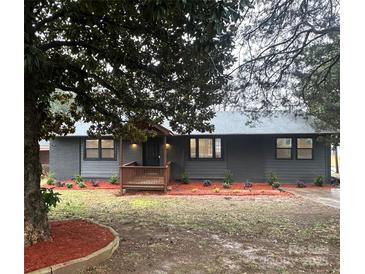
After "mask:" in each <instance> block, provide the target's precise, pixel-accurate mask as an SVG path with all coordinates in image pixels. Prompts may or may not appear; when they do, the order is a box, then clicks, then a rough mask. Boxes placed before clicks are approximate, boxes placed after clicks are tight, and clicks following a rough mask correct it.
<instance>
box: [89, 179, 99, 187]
mask: <svg viewBox="0 0 365 274" xmlns="http://www.w3.org/2000/svg"><path fill="white" fill-rule="evenodd" d="M91 184H92V186H93V187H98V186H99V182H98V181H94V180H92V181H91Z"/></svg>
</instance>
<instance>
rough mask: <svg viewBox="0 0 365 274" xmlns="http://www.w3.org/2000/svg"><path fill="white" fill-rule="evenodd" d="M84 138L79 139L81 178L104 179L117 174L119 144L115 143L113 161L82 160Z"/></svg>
mask: <svg viewBox="0 0 365 274" xmlns="http://www.w3.org/2000/svg"><path fill="white" fill-rule="evenodd" d="M85 139H86V138H82V139H81V138H80V141H81V150H80V153H81V154H80V157H81V176H82V177H83V178H88V179H106V178H109V177H110V176H111V175H112V174H116V175H118V174H119V142H118V141H115V144H114V145H115V146H116V154H117V157H116V159H115V160H102V161H101V160H96V161H88V160H85V159H84V149H85V147H84V141H85Z"/></svg>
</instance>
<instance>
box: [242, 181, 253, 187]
mask: <svg viewBox="0 0 365 274" xmlns="http://www.w3.org/2000/svg"><path fill="white" fill-rule="evenodd" d="M246 188H252V182H250V181H249V180H246V183H245V187H244V189H246Z"/></svg>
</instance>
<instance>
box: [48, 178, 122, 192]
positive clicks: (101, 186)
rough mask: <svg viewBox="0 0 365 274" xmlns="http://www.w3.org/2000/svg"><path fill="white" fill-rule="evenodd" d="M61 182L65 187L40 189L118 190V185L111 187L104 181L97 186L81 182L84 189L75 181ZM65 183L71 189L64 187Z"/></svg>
mask: <svg viewBox="0 0 365 274" xmlns="http://www.w3.org/2000/svg"><path fill="white" fill-rule="evenodd" d="M63 182H64V183H65V186H63V187H57V186H56V185H43V186H42V187H45V188H52V189H55V190H58V189H62V190H86V189H88V190H89V189H120V185H119V184H114V185H113V184H111V183H109V182H106V181H98V182H99V186H93V185H92V183H91V182H90V181H86V182H83V183H84V184H85V185H86V187H84V188H81V187H79V186H78V184H77V183H76V182H75V181H72V180H67V181H63ZM67 183H72V184H73V187H72V188H67V187H66V184H67Z"/></svg>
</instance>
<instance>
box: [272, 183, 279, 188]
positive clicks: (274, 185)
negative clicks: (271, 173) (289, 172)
mask: <svg viewBox="0 0 365 274" xmlns="http://www.w3.org/2000/svg"><path fill="white" fill-rule="evenodd" d="M271 186H272V188H274V189H277V188H279V187H280V183H279V182H273V183H272V185H271Z"/></svg>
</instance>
